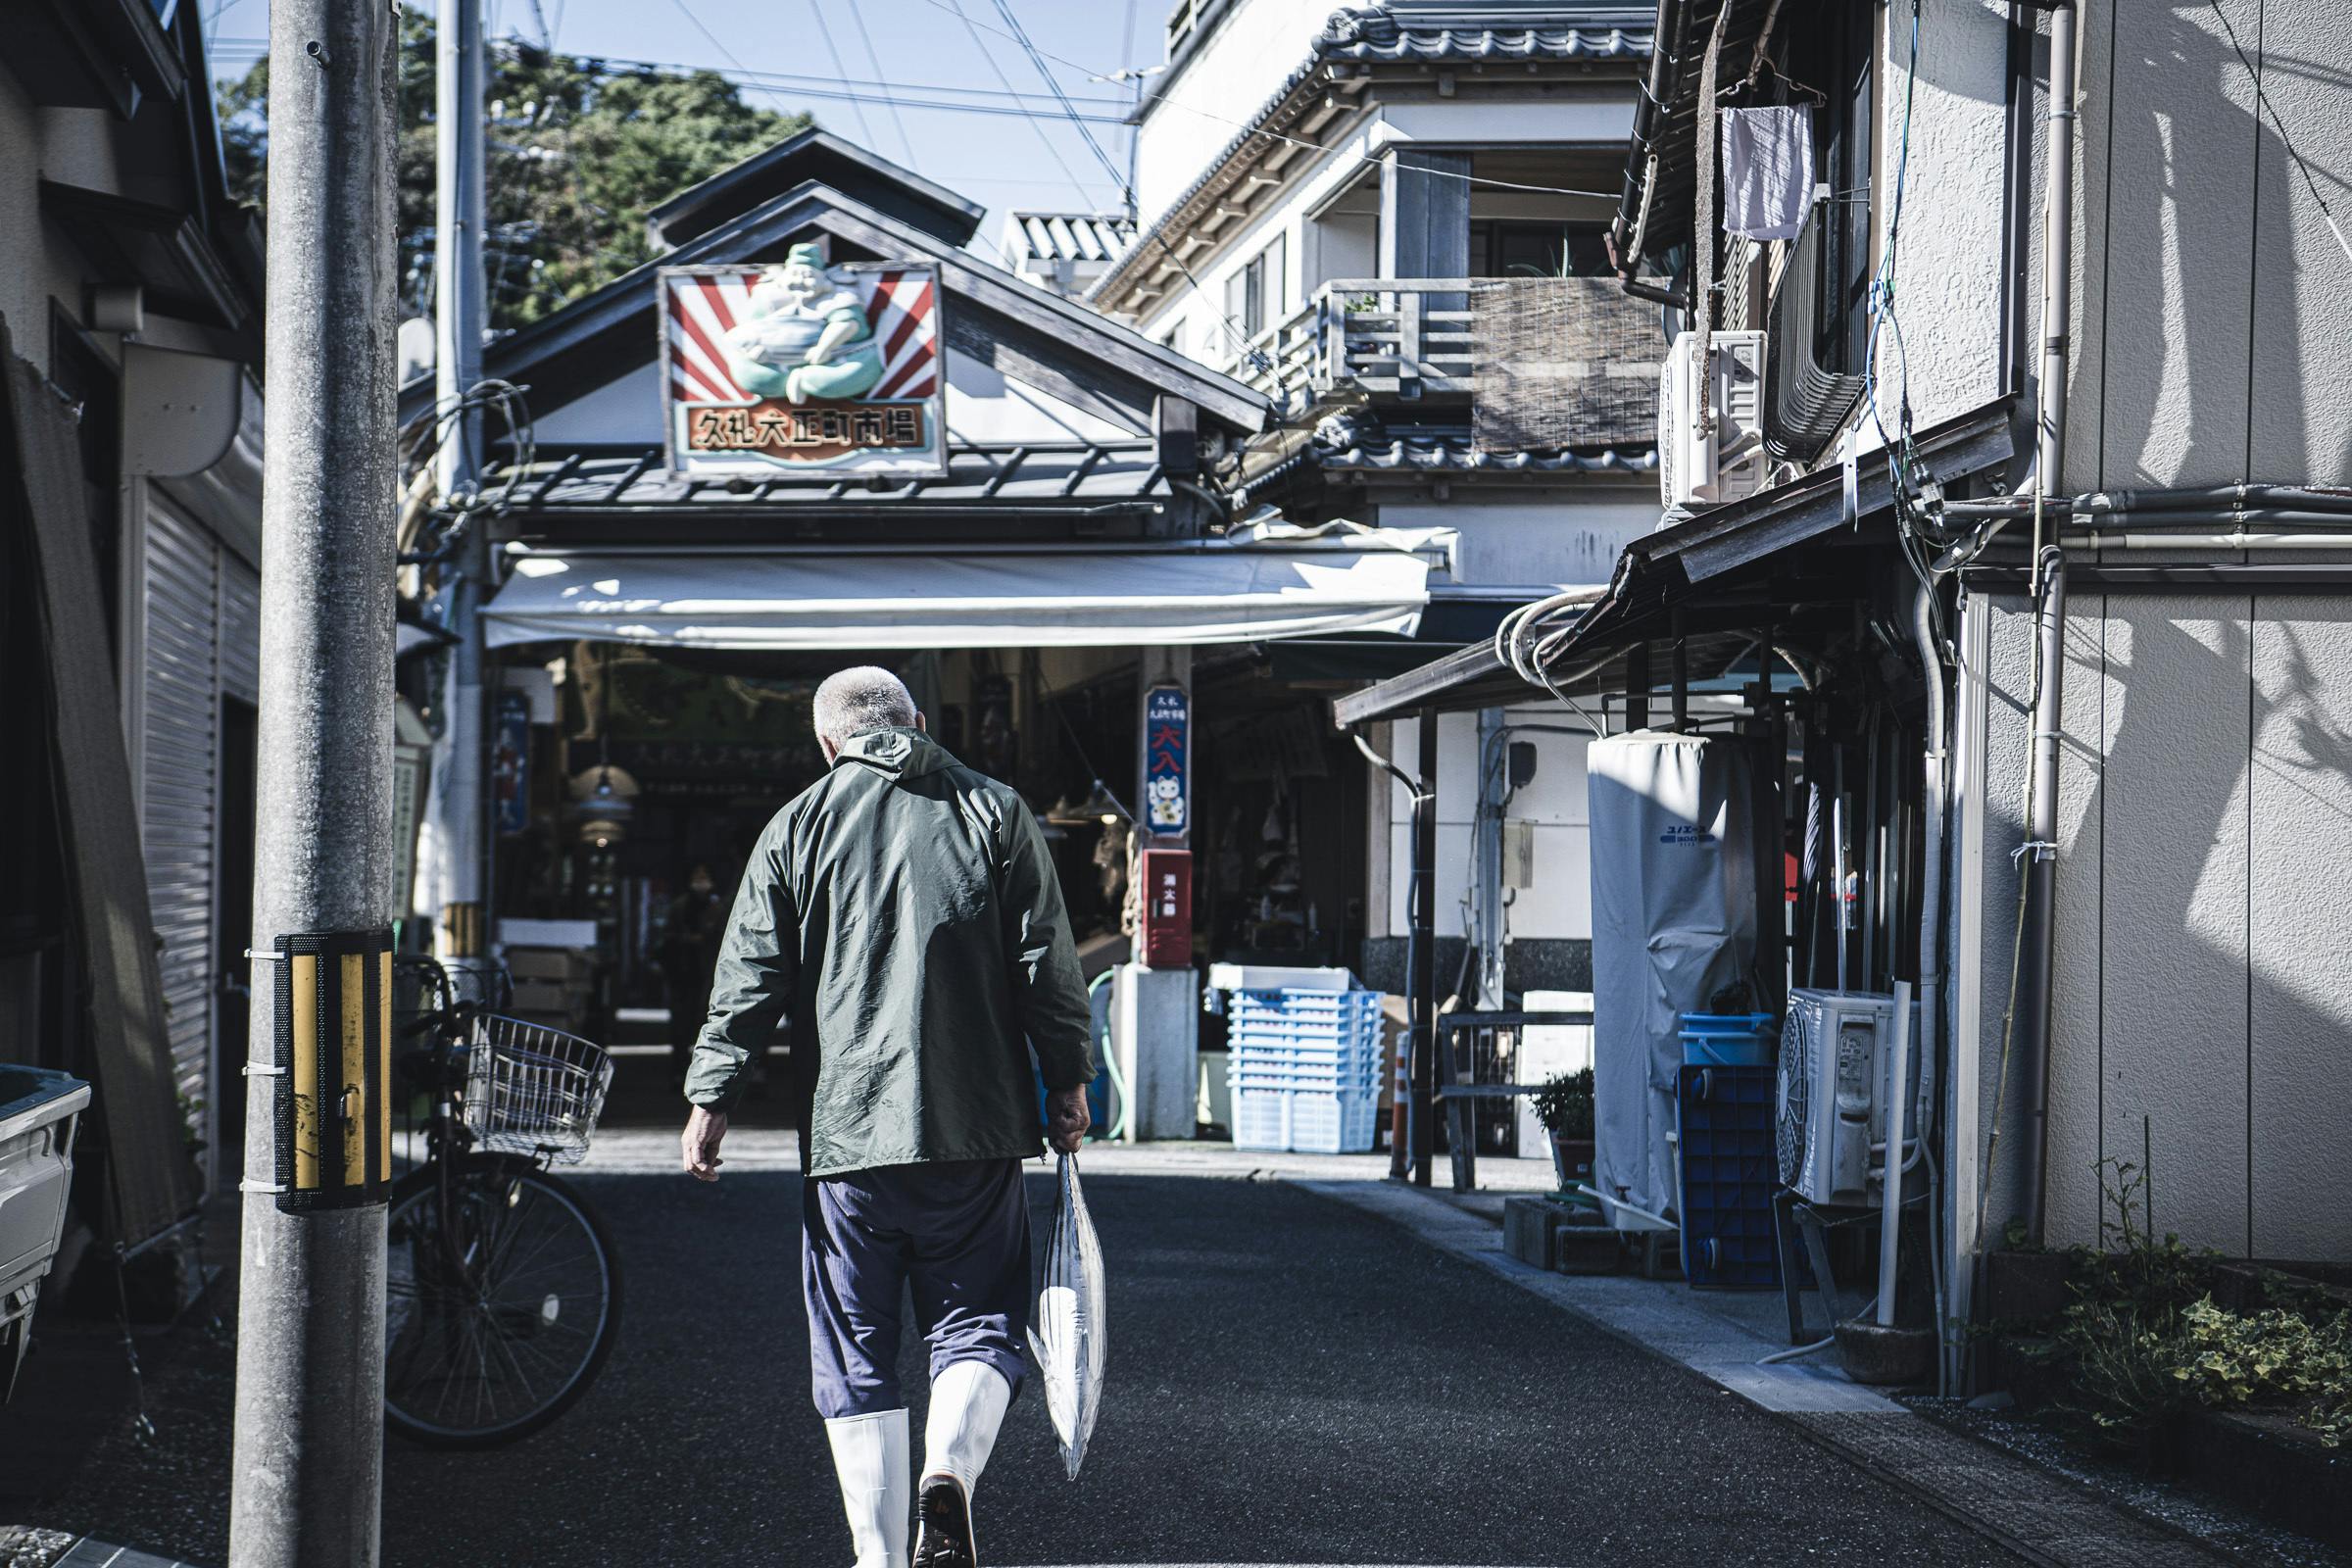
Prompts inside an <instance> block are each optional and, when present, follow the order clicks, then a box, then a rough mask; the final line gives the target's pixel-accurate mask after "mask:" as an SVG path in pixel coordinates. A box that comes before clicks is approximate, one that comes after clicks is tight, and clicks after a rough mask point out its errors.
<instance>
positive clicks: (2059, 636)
mask: <svg viewBox="0 0 2352 1568" xmlns="http://www.w3.org/2000/svg"><path fill="white" fill-rule="evenodd" d="M2035 567H2036V570H2037V572H2038V574H2039V575H2040V577H2041V608H2040V610H2039V611H2038V613H2036V616H2035V619H2036V626H2035V630H2036V633H2037V634H2038V635H2039V637H2040V639H2041V683H2040V690H2039V691H2038V692H2036V693H2035V694H2034V790H2033V794H2032V796H2031V797H2030V801H2031V804H2030V807H2029V810H2028V816H2027V821H2026V844H2025V852H2024V853H2025V857H2026V865H2025V874H2026V913H2025V919H2026V938H2025V941H2024V942H2023V943H2022V944H2021V947H2022V950H2023V951H2022V955H2021V957H2020V959H2019V961H2020V963H2021V964H2022V965H2023V966H2024V972H2023V973H2022V974H2020V975H2019V977H2018V989H2017V1021H2018V1025H2019V1027H2020V1028H2021V1029H2022V1030H2023V1031H2024V1039H2023V1043H2022V1046H2021V1049H2020V1050H2019V1052H2018V1070H2019V1071H2020V1072H2021V1073H2023V1074H2024V1075H2025V1078H2024V1081H2025V1086H2026V1092H2027V1094H2028V1096H2029V1097H2030V1098H2029V1099H2028V1101H2027V1103H2026V1129H2027V1133H2028V1136H2027V1138H2026V1140H2025V1151H2026V1171H2025V1187H2024V1192H2023V1195H2022V1200H2021V1202H2020V1205H2019V1206H2020V1207H2021V1208H2022V1209H2023V1211H2024V1214H2025V1220H2026V1225H2027V1230H2028V1234H2029V1235H2030V1236H2031V1238H2032V1239H2033V1242H2034V1245H2035V1246H2039V1245H2040V1244H2041V1227H2042V1217H2043V1213H2044V1210H2045V1208H2046V1206H2047V1204H2046V1197H2045V1187H2046V1183H2045V1182H2044V1180H2043V1176H2044V1172H2045V1170H2046V1168H2047V1166H2048V1163H2049V1119H2050V995H2051V969H2052V967H2053V963H2054V958H2055V955H2054V954H2053V952H2052V942H2053V938H2054V937H2055V935H2056V933H2055V931H2054V930H2053V921H2052V918H2051V910H2052V907H2053V905H2054V903H2055V898H2056V892H2057V882H2058V719H2059V695H2060V693H2061V692H2062V691H2063V690H2064V689H2065V686H2066V669H2065V664H2064V660H2065V657H2066V556H2065V554H2064V553H2063V552H2062V551H2060V550H2059V548H2058V547H2057V546H2056V545H2050V546H2047V547H2045V548H2044V549H2043V551H2042V553H2041V556H2040V558H2039V559H2038V560H2037V561H2036V562H2035Z"/></svg>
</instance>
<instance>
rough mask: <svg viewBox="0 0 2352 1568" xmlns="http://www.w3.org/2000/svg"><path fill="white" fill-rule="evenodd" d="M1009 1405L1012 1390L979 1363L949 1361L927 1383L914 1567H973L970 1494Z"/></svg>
mask: <svg viewBox="0 0 2352 1568" xmlns="http://www.w3.org/2000/svg"><path fill="white" fill-rule="evenodd" d="M1011 1404H1012V1385H1011V1384H1010V1383H1008V1382H1006V1381H1005V1374H1004V1373H1002V1372H1000V1371H998V1370H997V1369H996V1368H995V1367H993V1366H990V1365H989V1364H988V1363H987V1362H985V1361H953V1362H950V1363H949V1365H948V1368H947V1370H946V1371H944V1372H942V1373H940V1375H939V1376H938V1377H936V1378H934V1379H932V1381H931V1414H930V1417H929V1419H928V1420H926V1421H925V1422H924V1423H923V1485H922V1490H921V1493H920V1495H919V1498H918V1506H919V1509H920V1511H921V1514H922V1521H923V1528H922V1534H921V1536H920V1537H918V1538H917V1540H916V1541H915V1545H914V1560H915V1562H916V1564H917V1565H918V1568H978V1565H979V1561H980V1548H979V1544H978V1542H977V1540H976V1538H975V1536H974V1534H973V1530H972V1494H973V1493H974V1492H976V1491H977V1490H978V1489H979V1486H980V1472H981V1471H982V1470H984V1469H986V1468H987V1467H988V1455H989V1452H990V1450H992V1449H993V1448H995V1447H996V1446H997V1429H998V1428H999V1427H1000V1426H1003V1425H1004V1424H1005V1410H1006V1409H1007V1408H1009V1407H1010V1406H1011Z"/></svg>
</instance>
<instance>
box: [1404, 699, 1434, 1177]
mask: <svg viewBox="0 0 2352 1568" xmlns="http://www.w3.org/2000/svg"><path fill="white" fill-rule="evenodd" d="M1416 727H1417V728H1418V729H1419V731H1420V734H1419V740H1420V743H1421V761H1420V768H1421V787H1420V789H1418V790H1417V791H1415V792H1414V794H1413V942H1412V952H1411V957H1410V960H1409V961H1410V963H1411V965H1412V972H1411V974H1410V976H1409V977H1408V979H1409V985H1410V987H1411V1002H1410V1006H1411V1013H1412V1021H1413V1107H1412V1116H1411V1118H1410V1120H1411V1124H1412V1136H1413V1185H1414V1186H1416V1187H1427V1186H1428V1185H1429V1181H1430V1167H1431V1166H1432V1165H1433V1164H1434V1163H1435V1162H1436V1155H1437V1149H1438V1136H1437V1115H1436V1108H1437V1087H1438V711H1437V710H1436V709H1434V708H1425V709H1423V710H1422V711H1421V720H1420V723H1419V724H1418V726H1416Z"/></svg>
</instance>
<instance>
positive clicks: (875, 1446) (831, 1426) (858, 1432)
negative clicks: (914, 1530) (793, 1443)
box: [825, 1410, 909, 1568]
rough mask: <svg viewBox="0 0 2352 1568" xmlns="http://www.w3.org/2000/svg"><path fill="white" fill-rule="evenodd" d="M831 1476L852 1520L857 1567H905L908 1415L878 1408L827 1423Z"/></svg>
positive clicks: (842, 1503)
mask: <svg viewBox="0 0 2352 1568" xmlns="http://www.w3.org/2000/svg"><path fill="white" fill-rule="evenodd" d="M825 1439H826V1441H827V1442H829V1443H831V1444H832V1445H833V1473H834V1475H836V1476H837V1477H839V1478H840V1481H841V1505H842V1508H843V1510H844V1511H845V1512H847V1513H848V1515H849V1517H850V1539H851V1541H852V1542H854V1543H856V1544H857V1547H858V1568H907V1500H908V1497H907V1494H908V1490H909V1489H908V1485H907V1412H906V1411H904V1410H879V1411H876V1412H875V1413H874V1414H872V1415H852V1416H844V1417H842V1418H841V1419H839V1420H837V1421H828V1422H826V1423H825Z"/></svg>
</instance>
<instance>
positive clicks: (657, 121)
mask: <svg viewBox="0 0 2352 1568" xmlns="http://www.w3.org/2000/svg"><path fill="white" fill-rule="evenodd" d="M488 52H489V56H490V59H489V61H488V71H489V81H488V83H487V85H486V88H485V91H484V94H483V96H484V98H485V99H486V100H487V108H488V118H489V138H488V141H487V143H486V145H485V150H484V162H485V165H486V178H485V184H486V186H487V192H488V200H489V207H490V212H489V219H490V222H489V233H488V237H487V241H486V243H485V246H484V263H485V266H486V269H487V270H488V273H489V300H490V324H491V325H492V327H493V328H496V329H501V330H504V329H508V328H513V327H517V326H522V325H524V324H526V323H528V322H531V321H535V320H537V319H540V318H541V317H543V316H546V315H548V314H549V313H550V312H553V311H555V310H557V309H558V308H560V307H561V306H563V305H564V304H565V303H567V302H569V301H571V300H574V299H577V298H578V297H579V296H580V295H582V294H585V293H587V292H588V291H589V290H591V289H593V288H596V287H598V286H599V285H600V284H603V283H607V282H610V281H611V280H612V279H613V278H615V277H617V276H619V275H620V274H621V273H623V272H625V271H627V270H629V269H631V268H633V267H636V266H638V265H640V264H642V263H644V262H647V261H650V260H651V259H652V258H653V257H654V256H655V254H656V252H655V250H654V247H653V246H652V245H651V244H650V243H649V242H648V241H647V239H646V235H645V213H646V209H648V208H649V207H653V206H655V205H657V204H659V203H660V202H662V200H664V199H665V198H667V197H669V196H672V195H675V194H676V193H677V192H678V191H681V190H683V189H685V188H686V187H687V186H689V185H691V184H694V183H695V182H696V181H698V180H702V179H707V178H709V177H710V176H711V175H712V174H714V173H717V172H719V171H720V170H722V169H725V168H727V167H728V166H730V165H732V164H735V163H739V162H741V161H742V160H743V159H745V158H748V157H750V156H751V155H752V154H754V153H756V152H759V151H760V149H762V148H764V147H767V146H768V145H770V144H771V143H774V142H777V141H780V140H782V139H783V138H784V137H786V136H789V135H792V134H793V133H794V132H796V131H799V130H802V129H804V128H806V127H807V126H808V125H809V123H810V121H809V116H807V115H804V114H796V115H786V114H779V113H777V112H775V111H774V110H769V109H760V108H755V107H754V106H752V105H750V104H747V103H745V102H744V101H743V97H742V94H741V93H740V91H739V90H738V89H737V88H736V85H735V84H734V83H733V82H731V81H729V80H728V79H727V78H726V77H724V76H722V75H720V74H719V73H716V72H714V71H697V72H693V73H683V74H680V73H655V72H650V71H636V70H615V69H613V67H610V66H608V65H607V64H606V63H605V62H603V61H599V60H592V59H587V58H584V57H582V56H578V55H565V54H550V53H548V52H547V51H545V50H543V49H537V48H534V47H532V46H530V45H528V44H525V43H522V42H521V41H519V40H517V39H503V40H499V41H497V42H494V43H492V44H491V45H490V48H489V51H488ZM269 94H270V62H269V61H267V60H263V61H261V62H259V63H258V64H256V65H255V66H254V68H253V69H252V70H251V71H249V72H247V73H246V74H245V75H244V77H243V78H242V79H240V80H238V81H235V82H232V83H224V84H222V86H221V89H220V91H219V93H218V99H219V104H220V110H221V141H222V147H223V151H224V152H225V154H226V156H227V161H228V174H229V184H230V189H231V191H232V192H233V193H234V194H235V195H236V197H237V198H238V199H239V200H241V201H246V202H250V203H252V204H253V205H254V206H256V207H259V206H261V205H262V199H263V196H264V189H263V183H264V182H263V168H264V165H265V164H266V162H267V160H268V157H269V150H270V122H269ZM399 98H400V254H401V269H402V276H401V281H402V297H403V298H404V299H405V300H406V301H407V302H408V304H409V306H410V307H411V308H412V309H415V310H417V311H423V310H424V309H426V308H427V307H428V306H429V303H430V301H431V298H432V255H433V133H434V131H433V24H432V19H430V18H429V17H423V16H419V15H417V13H416V12H414V11H410V12H408V13H406V14H405V15H404V16H403V17H402V19H401V50H400V80H399Z"/></svg>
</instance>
